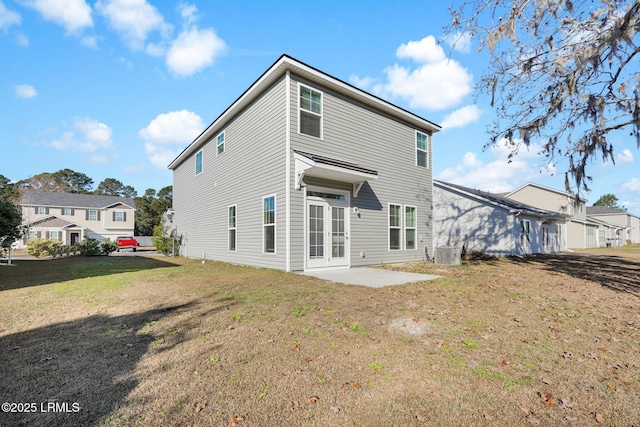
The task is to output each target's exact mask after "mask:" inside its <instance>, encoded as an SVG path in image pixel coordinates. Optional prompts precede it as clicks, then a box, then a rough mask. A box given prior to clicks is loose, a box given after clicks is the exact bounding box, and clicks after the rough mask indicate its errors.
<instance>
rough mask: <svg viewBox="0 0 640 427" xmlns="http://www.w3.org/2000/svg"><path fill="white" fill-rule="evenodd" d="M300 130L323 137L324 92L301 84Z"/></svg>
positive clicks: (306, 133)
mask: <svg viewBox="0 0 640 427" xmlns="http://www.w3.org/2000/svg"><path fill="white" fill-rule="evenodd" d="M299 89H300V103H299V120H298V122H299V132H300V133H303V134H305V135H310V136H315V137H316V138H322V93H321V92H318V91H316V90H313V89H311V88H308V87H306V86H302V85H301V86H299Z"/></svg>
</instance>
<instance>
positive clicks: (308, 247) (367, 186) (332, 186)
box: [169, 55, 440, 271]
mask: <svg viewBox="0 0 640 427" xmlns="http://www.w3.org/2000/svg"><path fill="white" fill-rule="evenodd" d="M439 130H440V127H439V126H438V125H436V124H434V123H432V122H430V121H428V120H425V119H423V118H421V117H419V116H417V115H415V114H413V113H411V112H409V111H406V110H404V109H401V108H399V107H397V106H395V105H393V104H390V103H388V102H386V101H384V100H382V99H380V98H378V97H376V96H373V95H371V94H369V93H366V92H364V91H362V90H360V89H357V88H355V87H353V86H351V85H349V84H347V83H345V82H343V81H341V80H339V79H337V78H335V77H332V76H330V75H328V74H325V73H324V72H322V71H319V70H317V69H315V68H313V67H311V66H309V65H306V64H304V63H302V62H300V61H298V60H296V59H293V58H291V57H289V56H287V55H283V56H281V57H280V58H279V59H278V60H277V61H276V62H275V63H274V64H273V65H272V66H271V67H270V68H269V69H268V70H267V71H266V72H265V73H264V74H263V75H262V76H260V78H259V79H258V80H257V81H256V82H254V83H253V84H252V85H251V87H249V89H247V90H246V91H245V92H244V93H243V94H242V95H241V96H240V97H239V98H238V99H237V100H236V101H235V102H234V103H233V104H232V105H231V106H230V107H229V108H227V110H225V111H224V112H223V113H222V114H221V115H220V116H219V117H218V118H217V119H216V120H215V121H214V122H213V123H212V124H211V125H210V126H209V127H208V128H207V129H206V130H205V131H204V132H203V133H202V134H201V135H200V136H198V137H197V138H196V139H195V140H194V141H193V142H192V143H191V144H190V145H189V146H188V147H187V148H186V149H185V150H184V151H183V152H182V153H181V154H180V155H179V156H178V157H177V158H176V159H175V160H174V161H173V162H172V163H171V164H170V165H169V168H170V169H171V170H173V180H174V181H173V210H174V217H173V226H174V227H175V229H176V232H177V234H178V235H180V236H181V237H182V240H181V254H182V255H185V256H187V257H191V258H204V259H213V260H220V261H226V262H231V263H237V264H245V265H252V266H258V267H268V268H275V269H280V270H285V271H301V270H310V269H318V268H346V267H352V266H363V265H368V264H378V263H381V262H401V261H413V260H422V259H424V257H425V254H429V255H430V256H432V253H433V252H432V251H433V218H432V140H431V138H432V134H433V133H435V132H437V131H439Z"/></svg>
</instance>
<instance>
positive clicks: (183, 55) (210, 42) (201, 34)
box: [167, 26, 226, 77]
mask: <svg viewBox="0 0 640 427" xmlns="http://www.w3.org/2000/svg"><path fill="white" fill-rule="evenodd" d="M225 49H226V44H225V42H224V40H222V39H221V38H219V37H218V36H217V35H216V33H215V31H213V29H211V28H205V29H202V30H199V29H198V28H197V27H195V26H194V27H192V28H191V29H189V30H185V31H182V32H181V33H180V35H179V36H178V38H177V39H175V40H174V41H173V43H171V47H170V48H169V51H168V52H167V67H169V70H171V72H172V73H173V74H174V75H176V76H178V77H187V76H191V75H193V74H195V73H197V72H200V71H202V70H203V69H204V68H206V67H208V66H210V65H212V64H213V62H214V61H215V59H216V58H217V57H218V56H219V55H221V54H222V53H223V52H224V51H225Z"/></svg>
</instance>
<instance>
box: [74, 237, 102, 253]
mask: <svg viewBox="0 0 640 427" xmlns="http://www.w3.org/2000/svg"><path fill="white" fill-rule="evenodd" d="M76 246H77V248H78V250H79V251H80V253H81V254H82V255H84V256H93V255H100V253H101V250H100V241H99V240H97V239H93V238H91V237H87V238H86V239H84V240H83V241H82V242H80V243H76Z"/></svg>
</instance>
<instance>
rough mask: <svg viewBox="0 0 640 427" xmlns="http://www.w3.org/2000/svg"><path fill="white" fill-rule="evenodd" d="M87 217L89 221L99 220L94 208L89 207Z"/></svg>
mask: <svg viewBox="0 0 640 427" xmlns="http://www.w3.org/2000/svg"><path fill="white" fill-rule="evenodd" d="M87 219H88V220H89V221H99V220H100V217H99V216H98V211H97V210H95V209H90V210H89V211H87Z"/></svg>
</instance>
